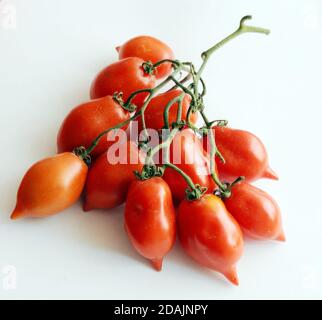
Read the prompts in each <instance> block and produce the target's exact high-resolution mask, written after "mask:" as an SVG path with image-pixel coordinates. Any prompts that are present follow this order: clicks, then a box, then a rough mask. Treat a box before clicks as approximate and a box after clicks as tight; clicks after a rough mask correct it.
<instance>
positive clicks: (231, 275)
mask: <svg viewBox="0 0 322 320" xmlns="http://www.w3.org/2000/svg"><path fill="white" fill-rule="evenodd" d="M223 275H224V276H225V277H226V278H227V280H229V281H230V282H231V283H232V284H234V285H235V286H238V285H239V280H238V275H237V270H236V267H235V266H233V267H232V268H231V269H230V270H228V271H226V272H223Z"/></svg>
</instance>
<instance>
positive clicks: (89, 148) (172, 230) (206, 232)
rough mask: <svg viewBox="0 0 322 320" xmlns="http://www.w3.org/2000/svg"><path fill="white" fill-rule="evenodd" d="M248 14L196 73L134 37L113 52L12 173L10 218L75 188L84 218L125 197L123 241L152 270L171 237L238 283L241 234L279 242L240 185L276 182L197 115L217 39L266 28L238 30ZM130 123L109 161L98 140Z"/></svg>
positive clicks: (275, 229) (257, 144)
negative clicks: (132, 133) (32, 156)
mask: <svg viewBox="0 0 322 320" xmlns="http://www.w3.org/2000/svg"><path fill="white" fill-rule="evenodd" d="M250 18H251V17H250V16H246V17H244V18H242V20H241V22H240V25H239V28H238V29H237V30H236V31H235V32H233V33H232V34H231V35H229V36H228V37H227V38H225V39H223V40H222V41H220V42H219V43H217V44H216V45H214V46H213V47H211V48H210V49H208V50H207V51H205V52H203V54H202V64H201V66H200V68H199V69H198V70H197V69H196V68H195V66H194V65H193V64H192V63H191V62H181V61H179V60H175V57H174V53H173V51H172V50H171V49H170V47H169V46H168V45H166V44H165V43H163V42H161V41H160V40H158V39H155V38H153V37H149V36H139V37H136V38H133V39H131V40H129V41H127V42H126V43H125V44H123V45H122V46H120V47H117V51H118V54H119V61H117V62H115V63H113V64H111V65H109V66H107V67H106V68H104V69H103V70H102V71H101V72H100V73H99V74H98V75H97V76H96V78H95V79H94V81H93V83H92V85H91V89H90V98H91V100H90V101H89V102H86V103H83V104H81V105H79V106H77V107H75V108H74V109H72V110H71V111H70V113H69V114H68V115H67V117H66V118H65V120H64V121H63V123H62V125H61V127H60V130H59V133H58V138H57V148H58V154H57V155H55V156H52V157H50V158H46V159H44V160H41V161H39V162H37V163H35V164H34V165H33V166H32V167H31V168H30V169H29V170H28V171H27V173H26V174H25V176H24V177H23V180H22V182H21V184H20V187H19V190H18V194H17V204H16V207H15V209H14V211H13V213H12V215H11V218H12V219H17V218H22V217H46V216H49V215H52V214H55V213H57V212H59V211H62V210H63V209H65V208H67V207H69V206H71V205H72V204H73V203H75V202H76V201H77V200H78V199H79V198H80V197H81V195H82V193H83V196H84V205H83V208H84V210H85V211H90V210H93V209H112V208H115V207H117V206H119V205H121V204H122V203H124V202H126V205H125V215H124V221H125V222H124V224H125V229H126V231H127V234H128V236H129V238H130V241H131V242H132V244H133V246H134V248H135V249H136V250H137V251H138V252H139V253H140V254H141V255H142V256H143V257H145V258H147V259H149V260H150V261H151V263H152V265H153V266H154V268H155V269H156V270H161V267H162V261H163V259H164V257H165V256H166V254H167V253H168V252H169V251H170V250H171V248H172V247H173V245H174V242H175V239H176V234H178V238H179V240H180V243H181V245H182V248H183V249H184V250H185V252H186V253H187V254H188V255H189V256H191V257H192V258H193V259H194V260H196V261H197V262H198V263H199V264H201V265H203V266H205V267H208V268H210V269H213V270H215V271H218V272H220V273H222V274H223V275H224V276H225V277H226V278H227V279H228V280H230V281H231V282H232V283H234V284H238V278H237V273H236V263H237V261H238V260H239V258H240V257H241V255H242V252H243V246H244V236H243V234H245V235H248V236H250V237H252V238H255V239H270V240H282V241H283V240H285V238H284V233H283V229H282V222H281V214H280V209H279V207H278V205H277V203H276V202H275V201H274V199H273V198H272V197H271V196H270V195H268V194H267V193H265V192H264V191H262V190H260V189H258V188H257V187H255V186H253V185H251V184H250V182H252V181H255V180H257V179H260V178H270V179H277V176H276V174H275V173H274V172H273V171H272V169H271V168H270V167H269V164H268V157H267V152H266V149H265V147H264V145H263V143H262V142H261V141H260V140H259V138H257V137H256V136H255V135H253V134H251V133H250V132H247V131H243V130H236V129H232V128H230V127H228V125H227V122H226V121H219V120H216V121H209V120H208V118H207V116H206V107H205V103H204V96H205V94H206V84H205V81H204V80H203V78H202V72H203V70H204V68H205V66H206V64H207V62H208V59H209V58H210V56H211V55H212V54H213V52H215V51H216V50H217V49H218V48H220V47H221V46H223V45H224V44H225V43H226V42H228V41H229V40H231V39H233V38H235V37H237V36H239V35H241V34H243V33H247V32H255V33H263V34H268V33H269V31H268V30H267V29H263V28H259V27H254V26H248V25H247V24H245V21H246V20H248V19H250ZM167 86H168V87H169V86H170V89H168V90H167V89H166V88H167ZM198 117H201V118H202V120H203V122H204V125H203V126H201V127H197V123H198V122H197V120H198ZM134 121H137V123H138V127H139V131H140V132H141V134H140V136H137V137H136V139H132V140H131V139H126V141H124V143H123V147H124V148H125V152H124V153H122V155H119V158H121V159H119V162H117V163H111V162H110V161H109V157H108V153H109V151H111V148H112V146H113V143H112V141H110V140H109V139H108V137H109V136H110V135H111V134H112V133H113V132H115V131H116V130H117V129H119V130H126V129H128V127H129V126H130V125H133V122H134ZM149 129H154V130H157V132H158V133H160V132H161V131H162V135H163V139H162V140H161V139H160V140H158V142H157V143H154V145H153V144H152V145H151V143H150V142H151V140H149V134H148V130H149ZM164 132H165V134H163V133H164ZM160 136H161V134H160ZM178 150H179V151H178ZM161 151H162V160H161V161H160V162H158V161H156V160H157V159H159V160H160V154H161ZM178 154H179V156H180V159H181V161H179V162H176V161H174V158H175V157H176V156H178ZM122 157H124V159H122ZM133 158H134V159H136V161H134V162H129V161H128V160H129V159H133ZM122 160H124V161H122ZM176 211H177V212H176Z"/></svg>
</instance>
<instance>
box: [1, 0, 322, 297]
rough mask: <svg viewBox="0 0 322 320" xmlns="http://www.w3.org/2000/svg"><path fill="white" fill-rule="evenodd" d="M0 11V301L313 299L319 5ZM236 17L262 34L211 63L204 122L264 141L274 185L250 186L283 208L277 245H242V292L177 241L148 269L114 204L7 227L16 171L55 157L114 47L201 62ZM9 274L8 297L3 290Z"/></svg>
mask: <svg viewBox="0 0 322 320" xmlns="http://www.w3.org/2000/svg"><path fill="white" fill-rule="evenodd" d="M4 2H6V4H5V3H4ZM8 4H9V5H12V6H13V8H15V9H16V27H15V28H12V27H14V25H12V24H11V25H10V24H9V25H8V24H7V23H6V22H7V20H6V18H7V16H6V15H7V13H6V12H7V11H3V6H5V5H8ZM1 6H2V8H1ZM0 8H1V9H0V10H1V11H0V22H1V25H0V130H1V134H0V150H1V156H0V158H1V166H0V197H1V198H0V199H1V202H0V298H4V299H10V298H54V299H56V298H63V299H65V298H90V299H94V298H104V299H112V298H114V299H130V298H138V299H140V298H168V299H204V298H207V299H224V298H225V299H227V298H228V299H249V298H258V299H262V298H277V299H281V298H322V274H321V270H322V249H321V246H322V216H321V215H322V211H321V196H322V187H321V183H322V165H321V154H322V153H321V145H322V144H321V136H322V135H321V118H322V112H321V109H322V88H321V83H322V81H321V80H322V79H321V74H322V62H321V60H322V2H321V1H319V0H316V1H313V0H302V1H300V0H288V1H287V0H285V1H280V0H273V1H272V0H270V1H256V0H253V1H250V0H247V1H245V0H244V1H214V0H203V1H195V0H189V1H187V0H185V1H183V0H182V1H179V0H169V1H168V0H163V1H161V2H158V1H151V0H136V1H130V0H127V1H125V0H118V1H103V0H102V1H100V0H96V1H80V0H70V1H66V0H56V1H50V0H46V1H39V0H38V1H37V0H28V1H25V0H20V1H17V0H16V1H14V0H2V1H0ZM11 12H13V11H11ZM245 14H252V15H253V17H254V19H253V21H252V22H251V23H252V24H254V25H259V26H263V27H268V28H270V29H271V30H272V33H271V35H270V36H268V37H267V36H263V35H254V34H248V35H243V36H242V37H241V38H238V39H237V40H234V42H231V43H229V44H228V45H227V46H226V47H224V48H222V49H221V50H220V51H218V52H217V53H216V54H215V56H213V58H212V60H211V62H210V63H209V66H208V68H207V71H206V73H205V78H206V81H207V83H208V96H207V104H208V110H209V111H208V113H209V115H210V117H211V118H213V119H218V118H226V119H229V121H230V125H231V126H232V127H236V128H242V129H247V130H249V131H252V132H254V133H256V134H257V135H258V136H259V137H261V139H262V140H263V141H264V143H265V144H266V146H267V149H268V150H269V155H270V163H271V166H272V168H274V170H276V171H277V172H278V173H279V175H280V181H279V182H275V181H267V180H266V181H264V180H263V181H260V182H259V183H258V185H259V186H261V187H262V188H264V189H265V190H267V191H268V192H269V193H271V194H272V195H273V196H274V197H275V198H276V199H277V200H278V202H279V203H280V206H281V209H282V213H283V220H284V226H285V232H286V236H287V242H286V243H285V244H283V243H264V242H249V241H248V242H247V244H246V248H245V254H244V256H243V258H242V259H241V260H240V263H239V264H238V271H239V278H240V286H239V287H233V286H232V285H230V284H229V283H228V282H227V281H225V280H223V278H222V277H220V276H218V275H217V274H215V273H214V272H210V271H208V270H205V269H203V268H201V267H199V266H198V265H196V264H195V263H194V262H192V261H191V260H190V259H189V258H188V257H186V256H185V255H184V254H183V252H182V251H181V250H180V247H179V246H178V245H176V247H175V248H174V250H172V252H171V253H170V254H169V255H168V256H167V257H166V259H165V261H164V268H163V271H162V272H161V273H157V272H155V271H154V270H152V268H150V266H149V265H148V263H146V261H145V260H144V259H142V258H141V257H140V256H139V255H138V254H137V253H136V252H134V250H133V249H132V247H131V245H130V243H129V241H128V239H127V237H126V235H125V232H124V229H123V217H122V211H123V208H120V209H117V210H113V211H111V212H90V213H84V212H82V210H81V207H80V204H76V205H75V206H74V207H72V208H70V209H69V210H66V211H65V212H63V213H61V214H58V215H56V216H54V217H51V218H48V219H43V220H28V219H26V220H21V221H16V222H11V221H10V220H9V215H10V212H11V210H12V209H13V207H14V203H15V197H16V190H17V188H18V185H19V182H20V180H21V178H22V176H23V174H24V172H25V171H26V170H27V168H28V167H29V166H30V165H31V164H32V163H33V162H35V161H37V160H39V159H41V158H44V157H46V156H49V155H52V154H54V153H55V151H56V146H55V140H56V133H57V130H58V128H59V126H60V123H61V121H62V120H63V118H64V116H65V115H66V113H67V112H68V111H69V110H70V109H71V108H72V107H74V106H76V105H77V104H79V103H80V102H83V101H86V100H87V99H88V98H89V93H88V92H89V85H90V82H91V80H92V79H93V77H94V76H95V73H96V72H98V71H99V70H100V69H101V68H102V67H104V66H105V65H107V64H109V63H111V62H112V61H115V60H116V58H117V56H116V53H115V51H114V47H115V46H116V45H118V44H120V43H122V42H124V41H125V40H127V39H129V38H130V37H133V36H135V35H139V34H150V35H154V36H156V37H158V38H160V39H162V40H164V41H166V42H167V43H169V44H170V45H171V47H173V49H174V50H175V52H176V55H177V57H178V58H180V59H185V60H192V61H194V62H195V63H196V64H197V63H198V62H199V61H200V59H199V55H200V52H201V51H203V50H205V49H206V48H208V47H209V46H211V45H212V44H213V43H215V42H217V41H218V40H220V39H221V38H223V37H224V36H226V35H227V34H229V33H230V32H232V31H233V30H234V29H235V28H236V27H237V25H238V23H239V19H240V18H241V17H242V16H243V15H245ZM8 265H13V266H15V267H16V271H17V288H16V289H15V290H6V289H5V287H3V284H6V280H7V278H6V274H5V269H6V266H8Z"/></svg>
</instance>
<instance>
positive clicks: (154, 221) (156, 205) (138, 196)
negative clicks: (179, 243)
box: [125, 177, 176, 271]
mask: <svg viewBox="0 0 322 320" xmlns="http://www.w3.org/2000/svg"><path fill="white" fill-rule="evenodd" d="M125 229H126V231H127V233H128V236H129V238H130V240H131V242H132V244H133V246H134V248H135V249H136V250H137V251H138V252H139V253H140V254H141V255H142V256H143V257H145V258H147V259H149V260H150V261H151V263H152V265H153V267H154V268H155V269H156V270H158V271H159V270H161V268H162V261H163V258H164V256H165V255H166V254H167V253H168V252H169V251H170V249H171V248H172V246H173V244H174V242H175V235H176V223H175V209H174V206H173V203H172V197H171V192H170V189H169V187H168V185H167V184H166V183H165V182H164V180H162V178H158V177H153V178H151V179H149V180H144V181H140V180H136V181H134V182H132V184H131V187H130V190H129V193H128V195H127V199H126V207H125Z"/></svg>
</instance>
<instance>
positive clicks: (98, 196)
mask: <svg viewBox="0 0 322 320" xmlns="http://www.w3.org/2000/svg"><path fill="white" fill-rule="evenodd" d="M131 159H132V162H133V163H131ZM109 160H110V159H109V158H108V152H104V153H103V154H102V155H101V156H100V157H99V158H97V159H96V160H95V162H94V163H93V164H92V166H91V168H90V170H89V172H88V177H87V181H86V188H85V190H86V191H85V203H84V210H85V211H89V210H91V209H97V208H101V209H103V208H104V209H110V208H114V207H116V206H118V205H120V204H122V203H123V202H124V201H125V199H126V195H127V192H128V189H129V187H130V184H131V182H132V181H133V180H135V179H136V177H135V175H134V174H133V171H139V172H140V171H141V170H142V167H143V163H144V157H143V154H142V153H141V152H139V150H138V148H137V147H136V145H135V143H134V142H130V141H129V142H127V143H126V146H125V149H124V152H123V151H122V152H120V155H119V163H116V164H114V163H111V161H109Z"/></svg>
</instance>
